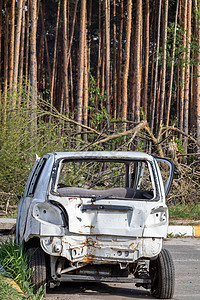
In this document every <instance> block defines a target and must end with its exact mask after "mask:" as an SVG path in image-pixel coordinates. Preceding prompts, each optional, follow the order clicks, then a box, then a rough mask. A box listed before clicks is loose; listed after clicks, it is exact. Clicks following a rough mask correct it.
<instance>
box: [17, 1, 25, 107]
mask: <svg viewBox="0 0 200 300" xmlns="http://www.w3.org/2000/svg"><path fill="white" fill-rule="evenodd" d="M25 26H26V20H25V0H24V1H23V12H22V33H21V47H20V61H19V91H20V93H21V92H22V83H23V70H24V42H25ZM20 104H21V95H20V101H19V106H20Z"/></svg>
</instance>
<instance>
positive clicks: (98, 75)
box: [95, 0, 102, 112]
mask: <svg viewBox="0 0 200 300" xmlns="http://www.w3.org/2000/svg"><path fill="white" fill-rule="evenodd" d="M98 30H99V31H98V38H99V44H98V64H97V89H98V90H99V88H100V69H101V60H102V57H101V46H102V45H101V37H102V34H101V0H99V28H98ZM98 106H99V99H98V95H97V96H96V101H95V112H97V111H98Z"/></svg>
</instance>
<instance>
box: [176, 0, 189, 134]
mask: <svg viewBox="0 0 200 300" xmlns="http://www.w3.org/2000/svg"><path fill="white" fill-rule="evenodd" d="M181 26H182V31H183V36H182V44H183V49H184V50H183V53H182V56H181V70H180V80H181V82H180V97H179V119H178V125H179V129H180V130H183V108H184V96H185V65H186V64H185V60H186V51H185V50H186V29H187V0H184V1H183V5H182V16H181ZM180 137H181V135H180Z"/></svg>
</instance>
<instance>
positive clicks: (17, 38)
mask: <svg viewBox="0 0 200 300" xmlns="http://www.w3.org/2000/svg"><path fill="white" fill-rule="evenodd" d="M33 5H34V4H33ZM22 11H23V0H19V3H18V17H17V27H16V32H15V53H14V73H13V88H14V90H16V89H17V80H18V72H19V52H20V40H21V27H22ZM15 106H16V96H14V97H13V107H15Z"/></svg>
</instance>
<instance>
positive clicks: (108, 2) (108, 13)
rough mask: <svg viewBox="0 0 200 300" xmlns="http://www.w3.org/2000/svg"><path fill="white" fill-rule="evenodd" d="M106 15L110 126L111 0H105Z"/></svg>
mask: <svg viewBox="0 0 200 300" xmlns="http://www.w3.org/2000/svg"><path fill="white" fill-rule="evenodd" d="M105 15H106V110H107V114H108V128H109V127H110V121H109V120H110V0H105Z"/></svg>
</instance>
